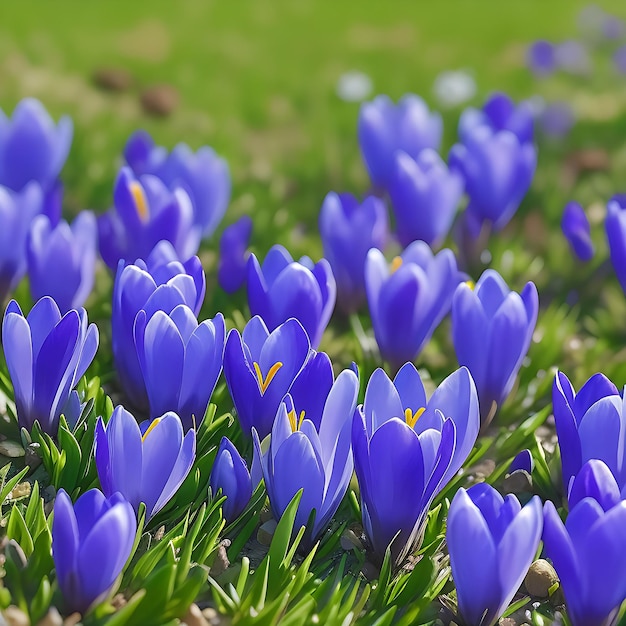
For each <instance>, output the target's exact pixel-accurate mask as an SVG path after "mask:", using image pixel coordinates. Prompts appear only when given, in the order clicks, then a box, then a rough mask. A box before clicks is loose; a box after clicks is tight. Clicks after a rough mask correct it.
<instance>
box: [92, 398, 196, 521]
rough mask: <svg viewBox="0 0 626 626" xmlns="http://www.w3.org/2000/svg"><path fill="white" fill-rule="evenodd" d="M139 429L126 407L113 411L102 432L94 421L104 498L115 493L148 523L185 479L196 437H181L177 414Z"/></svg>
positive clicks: (193, 455) (194, 451)
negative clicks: (141, 511)
mask: <svg viewBox="0 0 626 626" xmlns="http://www.w3.org/2000/svg"><path fill="white" fill-rule="evenodd" d="M143 426H144V428H143V429H140V426H139V425H138V424H137V421H136V420H135V418H134V417H133V415H131V414H130V413H129V412H128V411H126V410H125V409H124V407H122V406H117V407H115V409H114V410H113V415H112V416H111V419H110V420H109V422H108V424H107V425H106V426H105V425H104V422H103V421H102V418H98V422H97V423H96V433H95V442H96V443H95V451H94V456H95V459H96V467H97V469H98V478H99V479H100V484H101V485H102V491H103V492H104V494H105V495H106V496H111V495H112V494H114V493H115V492H117V491H119V492H120V493H121V494H122V495H123V496H124V498H126V500H128V502H130V504H131V505H132V507H133V509H134V510H135V512H137V511H138V510H139V504H140V503H141V502H143V503H144V504H145V505H146V521H148V520H149V519H150V518H152V517H154V516H155V515H156V514H157V513H158V512H159V511H160V510H161V509H162V508H163V507H164V506H165V505H166V504H167V503H168V502H169V501H170V499H171V498H172V496H173V495H174V494H175V493H176V491H178V488H179V487H180V486H181V485H182V484H183V481H184V480H185V478H186V477H187V474H188V473H189V470H190V469H191V467H192V465H193V462H194V459H195V455H196V431H195V430H193V429H191V430H190V431H189V432H188V433H187V434H186V435H185V434H184V432H183V426H182V424H181V421H180V419H179V417H178V415H176V414H175V413H166V414H165V415H163V416H162V417H159V418H157V419H155V420H152V421H151V422H144V424H143ZM142 430H143V432H142Z"/></svg>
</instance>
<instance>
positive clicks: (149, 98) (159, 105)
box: [141, 85, 180, 117]
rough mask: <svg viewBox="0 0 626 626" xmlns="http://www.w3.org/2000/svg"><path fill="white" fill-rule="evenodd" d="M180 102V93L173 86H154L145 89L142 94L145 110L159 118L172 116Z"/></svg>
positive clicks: (142, 104)
mask: <svg viewBox="0 0 626 626" xmlns="http://www.w3.org/2000/svg"><path fill="white" fill-rule="evenodd" d="M179 100H180V98H179V95H178V91H177V90H176V89H175V88H174V87H172V86H171V85H154V86H152V87H148V88H147V89H144V91H143V92H142V94H141V106H142V107H143V110H144V111H145V112H146V113H150V114H151V115H156V116H159V117H167V116H168V115H171V114H172V113H173V112H174V109H176V107H177V106H178V103H179Z"/></svg>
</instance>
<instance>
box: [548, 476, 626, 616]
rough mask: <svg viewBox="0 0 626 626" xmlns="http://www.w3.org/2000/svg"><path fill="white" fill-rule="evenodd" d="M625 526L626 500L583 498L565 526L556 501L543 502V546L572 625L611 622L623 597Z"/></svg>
mask: <svg viewBox="0 0 626 626" xmlns="http://www.w3.org/2000/svg"><path fill="white" fill-rule="evenodd" d="M600 485H601V483H598V486H600ZM605 486H606V483H605ZM625 526H626V502H625V501H620V502H617V503H615V502H614V499H613V498H611V497H610V495H609V496H608V497H607V496H606V494H605V495H604V496H603V497H601V498H600V500H596V499H594V497H593V496H591V497H590V496H587V497H584V498H582V499H581V500H579V501H578V502H577V503H576V504H575V505H574V506H573V507H572V508H571V510H570V513H569V515H568V516H567V520H566V522H565V524H563V522H562V521H561V518H560V517H559V514H558V513H557V510H556V508H555V507H554V504H553V503H552V502H550V501H548V502H546V503H545V505H544V527H543V543H544V549H545V552H546V554H547V556H548V557H549V558H550V559H551V560H552V563H553V564H554V568H555V569H556V572H557V574H558V575H559V579H560V584H561V588H562V589H563V593H564V595H565V601H566V606H567V615H568V617H569V619H570V622H571V624H572V626H606V625H607V624H614V623H615V620H616V618H617V613H618V609H619V607H620V605H621V604H622V602H623V601H624V600H625V599H626V533H624V527H625Z"/></svg>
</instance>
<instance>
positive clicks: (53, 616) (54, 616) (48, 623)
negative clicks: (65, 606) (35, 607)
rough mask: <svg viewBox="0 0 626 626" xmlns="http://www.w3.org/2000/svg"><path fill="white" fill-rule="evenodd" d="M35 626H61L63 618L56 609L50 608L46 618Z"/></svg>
mask: <svg viewBox="0 0 626 626" xmlns="http://www.w3.org/2000/svg"><path fill="white" fill-rule="evenodd" d="M37 626H63V618H62V617H61V614H60V613H59V612H58V611H57V610H56V608H55V607H52V608H51V609H50V610H49V611H48V612H47V613H46V616H45V617H44V618H43V619H42V620H40V621H39V622H37Z"/></svg>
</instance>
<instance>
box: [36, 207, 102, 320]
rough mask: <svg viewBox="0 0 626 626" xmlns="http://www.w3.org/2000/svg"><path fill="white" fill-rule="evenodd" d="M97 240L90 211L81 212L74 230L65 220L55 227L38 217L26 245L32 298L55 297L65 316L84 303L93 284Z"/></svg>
mask: <svg viewBox="0 0 626 626" xmlns="http://www.w3.org/2000/svg"><path fill="white" fill-rule="evenodd" d="M96 238H97V226H96V218H95V216H94V214H93V213H91V212H90V211H81V212H80V213H79V214H78V215H77V217H76V219H75V220H74V222H73V223H72V226H71V228H70V226H69V224H68V223H67V222H65V221H61V222H59V224H58V225H57V226H53V225H52V223H51V221H50V219H49V218H48V217H47V216H46V215H38V216H37V217H36V218H35V219H34V220H33V223H32V225H31V228H30V232H29V235H28V242H27V245H26V257H27V260H28V280H29V285H30V293H31V295H32V297H33V299H34V300H38V299H39V298H41V297H43V296H52V298H54V300H55V301H56V303H57V305H58V306H59V309H61V311H62V312H63V313H65V312H66V311H69V310H70V309H76V308H78V307H80V306H82V305H83V304H85V300H87V298H88V296H89V294H90V293H91V290H92V288H93V283H94V275H95V271H96Z"/></svg>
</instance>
